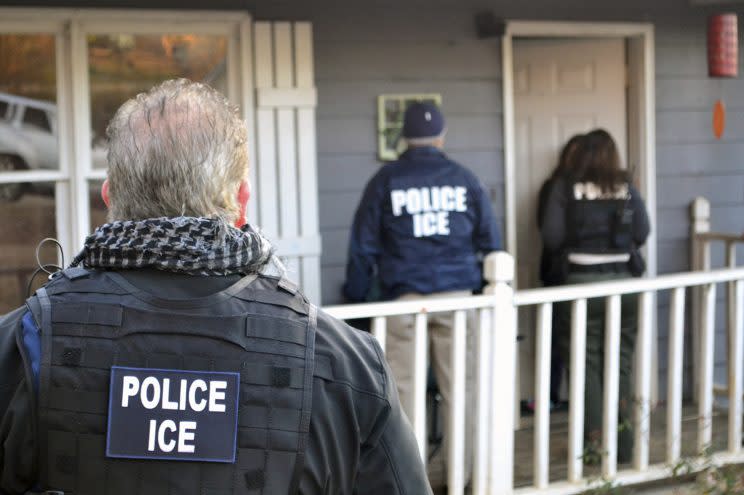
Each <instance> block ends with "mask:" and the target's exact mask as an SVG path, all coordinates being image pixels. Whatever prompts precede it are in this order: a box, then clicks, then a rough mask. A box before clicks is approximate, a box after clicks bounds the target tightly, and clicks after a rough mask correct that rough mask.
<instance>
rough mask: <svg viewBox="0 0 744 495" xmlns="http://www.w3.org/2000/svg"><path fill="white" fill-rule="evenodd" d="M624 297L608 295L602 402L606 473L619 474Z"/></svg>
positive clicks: (603, 465)
mask: <svg viewBox="0 0 744 495" xmlns="http://www.w3.org/2000/svg"><path fill="white" fill-rule="evenodd" d="M620 302H621V300H620V296H617V295H615V296H608V297H607V300H606V311H605V345H604V351H605V352H604V397H603V402H602V417H603V418H602V449H603V450H604V455H603V456H602V474H603V475H604V476H606V477H613V476H615V474H616V473H617V420H618V395H619V388H620V316H621V312H620V309H621V307H620Z"/></svg>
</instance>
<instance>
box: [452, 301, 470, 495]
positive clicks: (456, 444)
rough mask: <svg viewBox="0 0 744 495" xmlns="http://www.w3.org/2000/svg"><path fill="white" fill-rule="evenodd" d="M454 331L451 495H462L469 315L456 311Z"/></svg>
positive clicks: (463, 483)
mask: <svg viewBox="0 0 744 495" xmlns="http://www.w3.org/2000/svg"><path fill="white" fill-rule="evenodd" d="M454 320H455V324H454V328H453V329H452V354H451V364H452V378H451V386H452V389H451V390H450V396H451V397H452V400H451V401H450V406H451V408H452V409H451V411H450V415H449V420H450V421H449V435H450V438H449V452H448V463H447V488H448V493H449V495H456V494H462V493H463V490H464V488H465V486H464V485H465V401H466V398H465V375H466V371H465V362H466V359H467V357H466V355H465V349H466V345H467V344H466V342H467V314H466V313H465V311H455V318H454Z"/></svg>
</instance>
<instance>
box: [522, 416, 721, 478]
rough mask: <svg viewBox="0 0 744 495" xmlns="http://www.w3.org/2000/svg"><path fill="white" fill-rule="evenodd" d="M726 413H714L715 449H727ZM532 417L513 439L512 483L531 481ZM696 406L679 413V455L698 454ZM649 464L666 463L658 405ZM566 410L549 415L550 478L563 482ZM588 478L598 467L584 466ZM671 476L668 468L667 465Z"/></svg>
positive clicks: (597, 473) (662, 419) (663, 422)
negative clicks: (680, 414)
mask: <svg viewBox="0 0 744 495" xmlns="http://www.w3.org/2000/svg"><path fill="white" fill-rule="evenodd" d="M727 428H728V425H727V414H726V413H725V412H721V411H717V410H716V411H714V412H713V441H712V448H713V451H714V452H718V451H722V450H725V449H726V442H727V440H726V438H727ZM533 442H534V427H533V417H532V416H523V417H522V423H521V428H520V430H519V431H517V432H516V435H515V438H514V445H515V452H514V486H515V487H523V486H529V485H531V484H532V481H533V467H534V462H533V459H534V449H533ZM696 443H697V406H694V405H692V404H689V405H685V407H684V408H683V413H682V457H683V458H684V457H692V456H695V455H696V454H697V446H696ZM649 456H650V463H651V464H652V465H654V464H662V465H663V464H665V462H666V461H665V458H666V408H665V407H664V406H659V407H657V408H656V409H655V410H653V411H652V413H651V446H650V453H649ZM567 461H568V412H553V413H552V414H551V416H550V481H551V482H553V481H562V480H565V479H566V478H567V476H568V463H567ZM630 467H631V466H630V464H626V465H623V464H621V465H619V466H618V470H623V469H629V468H630ZM584 475H585V477H586V478H587V479H590V480H591V479H599V478H600V477H601V467H600V466H587V465H585V466H584ZM670 475H671V467H670Z"/></svg>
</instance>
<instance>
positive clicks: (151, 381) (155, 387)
mask: <svg viewBox="0 0 744 495" xmlns="http://www.w3.org/2000/svg"><path fill="white" fill-rule="evenodd" d="M148 389H152V399H149V398H148V397H147V391H148ZM140 400H141V401H142V406H143V407H144V408H145V409H155V408H156V407H157V406H158V402H160V382H159V381H158V379H157V378H155V377H154V376H148V377H147V378H145V379H144V380H142V391H141V392H140Z"/></svg>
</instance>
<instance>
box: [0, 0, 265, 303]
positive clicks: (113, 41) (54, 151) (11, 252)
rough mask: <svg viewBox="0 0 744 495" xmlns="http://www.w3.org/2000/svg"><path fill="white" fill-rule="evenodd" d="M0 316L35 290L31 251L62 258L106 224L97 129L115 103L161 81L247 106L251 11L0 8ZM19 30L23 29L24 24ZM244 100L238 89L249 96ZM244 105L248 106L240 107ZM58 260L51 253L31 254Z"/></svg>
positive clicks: (100, 135)
mask: <svg viewBox="0 0 744 495" xmlns="http://www.w3.org/2000/svg"><path fill="white" fill-rule="evenodd" d="M0 12H2V13H1V14H0V19H2V20H1V21H0V314H3V313H6V312H7V311H9V310H11V309H13V308H15V307H17V306H19V305H20V304H21V303H22V302H23V300H24V299H25V298H26V297H27V294H28V293H29V291H30V290H33V288H34V286H38V285H39V284H40V283H41V282H43V279H42V277H41V276H40V277H38V280H37V282H36V283H35V284H34V285H29V283H30V277H31V275H32V273H33V272H34V270H35V269H36V267H37V256H36V247H37V245H38V243H39V241H41V240H42V239H43V238H45V237H53V238H56V239H59V241H60V243H61V245H62V246H63V248H64V251H65V258H66V260H65V262H66V263H68V262H69V261H70V259H71V258H72V257H73V256H74V255H75V253H76V250H77V249H79V247H80V245H81V242H82V240H83V239H84V237H85V236H86V235H87V234H88V233H89V232H90V231H91V230H92V229H93V228H94V227H95V226H96V225H99V224H100V223H103V222H104V221H105V210H104V207H103V204H102V202H101V200H100V196H99V190H100V184H101V181H102V180H103V179H104V177H105V169H106V157H105V146H104V143H105V128H106V124H107V122H108V120H109V119H110V118H111V116H112V115H113V113H114V112H115V111H116V109H117V108H118V107H119V105H121V104H122V103H123V102H124V101H126V100H127V99H129V98H131V97H132V96H134V95H136V94H137V93H139V92H141V91H144V90H147V89H148V88H150V87H152V86H153V85H154V84H157V83H158V82H160V81H163V80H165V79H171V78H175V77H186V78H189V79H192V80H197V81H204V82H207V83H209V84H211V85H212V86H215V87H216V88H218V89H220V90H221V91H223V92H224V93H225V94H226V95H227V96H228V98H229V99H231V100H232V101H233V102H234V103H236V104H238V105H240V106H243V107H244V109H245V108H247V107H251V106H252V102H250V101H247V100H246V101H243V98H244V95H248V94H250V93H249V91H245V90H244V89H241V88H244V87H246V86H250V85H251V84H252V81H250V82H249V81H241V79H240V76H241V74H243V73H244V72H245V71H244V70H243V69H244V68H243V67H240V64H241V63H244V62H242V61H245V60H250V58H251V57H250V53H247V51H248V50H249V49H250V43H245V42H243V40H242V39H241V38H242V37H248V36H250V27H249V26H250V17H249V16H248V15H247V14H236V13H203V12H200V13H183V12H160V11H158V12H148V13H147V14H146V15H145V14H143V13H142V12H136V11H104V10H102V11H89V12H80V11H60V10H46V9H33V10H32V9H0ZM19 26H23V27H22V28H21V27H19ZM246 98H247V97H246ZM251 111H252V108H250V109H249V110H245V112H246V113H245V115H246V117H248V116H249V115H251V114H249V113H248V112H251ZM39 255H40V258H41V259H42V262H44V263H55V264H56V263H60V262H61V261H62V260H60V259H59V258H58V254H57V252H56V249H55V248H54V247H53V246H52V245H49V246H46V247H45V248H44V249H42V250H41V252H40V253H39Z"/></svg>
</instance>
